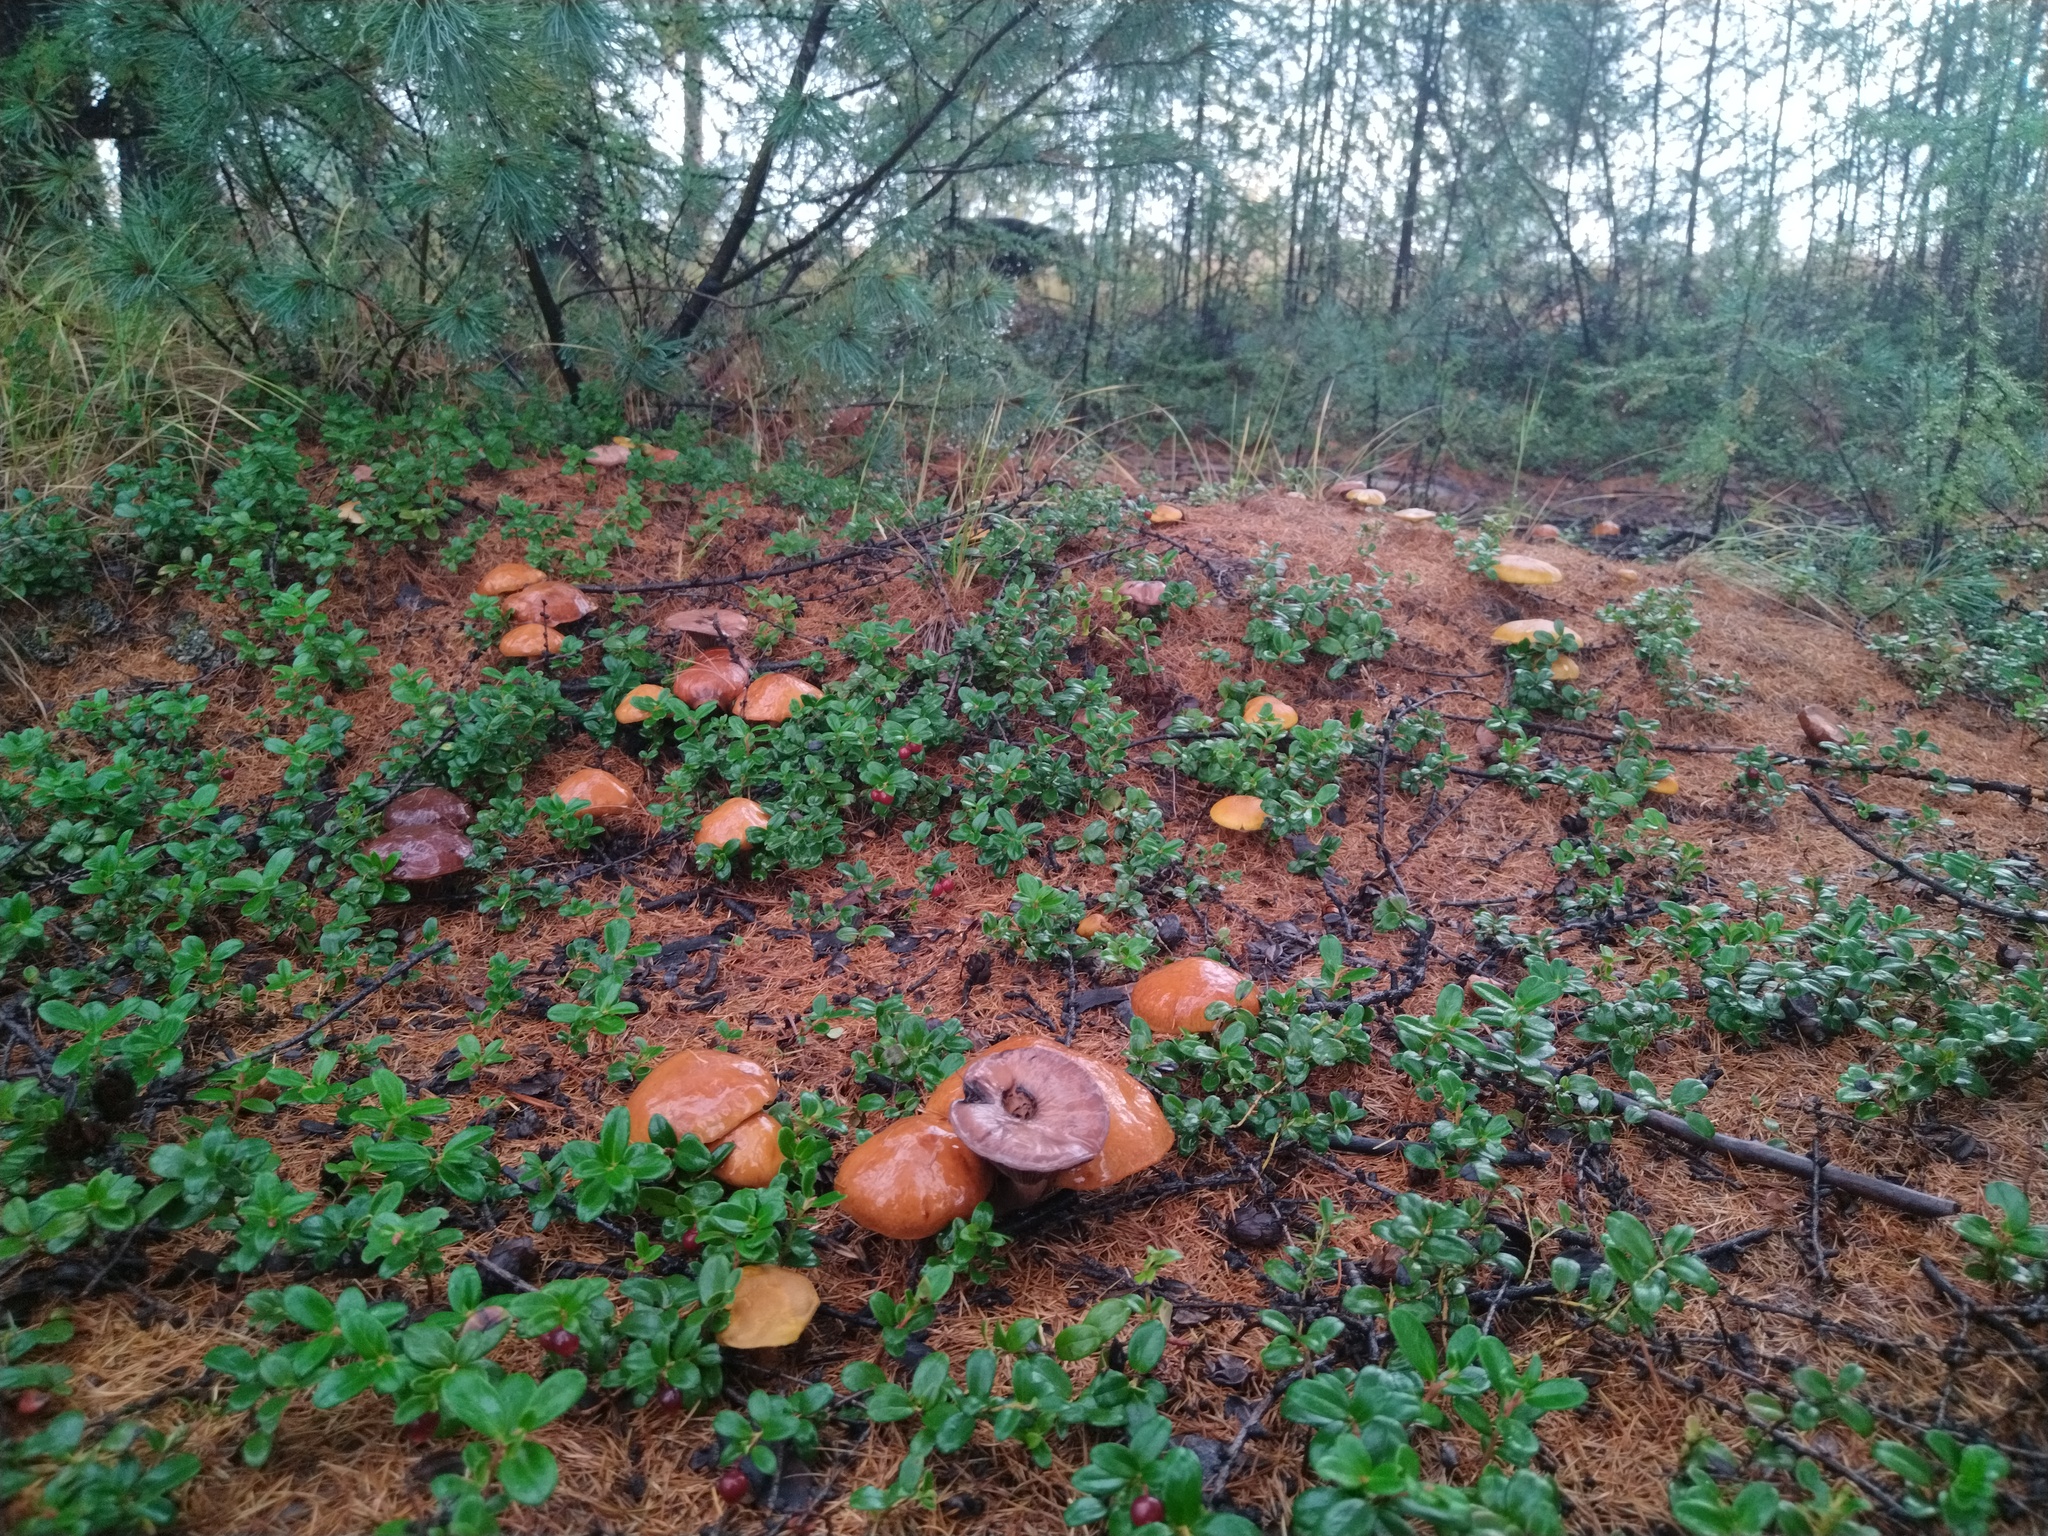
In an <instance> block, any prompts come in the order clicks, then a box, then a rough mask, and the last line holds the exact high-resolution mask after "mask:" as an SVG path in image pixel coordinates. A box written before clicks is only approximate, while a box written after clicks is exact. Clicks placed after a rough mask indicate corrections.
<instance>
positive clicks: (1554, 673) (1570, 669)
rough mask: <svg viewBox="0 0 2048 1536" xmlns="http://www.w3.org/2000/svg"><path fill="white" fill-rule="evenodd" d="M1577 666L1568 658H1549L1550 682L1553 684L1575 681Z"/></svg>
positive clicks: (1577, 672)
mask: <svg viewBox="0 0 2048 1536" xmlns="http://www.w3.org/2000/svg"><path fill="white" fill-rule="evenodd" d="M1578 675H1579V664H1578V663H1577V662H1576V661H1574V660H1572V658H1571V657H1569V656H1553V657H1551V658H1550V680H1551V681H1552V682H1553V683H1569V682H1572V681H1574V680H1576V679H1577V677H1578Z"/></svg>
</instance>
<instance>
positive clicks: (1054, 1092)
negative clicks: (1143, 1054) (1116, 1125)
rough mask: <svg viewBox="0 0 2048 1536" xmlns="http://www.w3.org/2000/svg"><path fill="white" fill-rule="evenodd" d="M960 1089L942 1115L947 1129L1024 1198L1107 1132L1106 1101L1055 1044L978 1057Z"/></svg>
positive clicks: (1089, 1152)
mask: <svg viewBox="0 0 2048 1536" xmlns="http://www.w3.org/2000/svg"><path fill="white" fill-rule="evenodd" d="M960 1094H961V1097H960V1102H959V1103H957V1104H955V1105H954V1106H953V1107H952V1109H951V1111H950V1112H949V1116H948V1118H949V1119H950V1120H951V1121H952V1125H953V1129H954V1130H955V1131H956V1132H957V1133H958V1134H959V1137H960V1139H961V1140H962V1141H963V1142H965V1143H966V1144H967V1149H968V1150H969V1151H970V1152H973V1153H974V1154H975V1155H976V1156H977V1157H980V1158H982V1159H984V1160H985V1161H987V1162H989V1163H991V1164H993V1165H994V1166H995V1167H996V1168H999V1169H1000V1170H1002V1172H1004V1173H1005V1174H1007V1175H1009V1178H1010V1182H1011V1183H1012V1184H1013V1185H1014V1186H1015V1188H1016V1193H1017V1196H1018V1197H1019V1199H1020V1200H1022V1201H1024V1202H1026V1203H1028V1202H1030V1201H1032V1200H1035V1199H1037V1198H1038V1197H1039V1196H1040V1195H1042V1194H1044V1193H1045V1191H1046V1190H1047V1189H1049V1188H1050V1187H1051V1182H1052V1175H1053V1174H1056V1173H1061V1172H1064V1171H1065V1170H1066V1169H1069V1168H1073V1167H1076V1166H1078V1165H1079V1164H1081V1163H1085V1162H1087V1161H1088V1160H1089V1159H1090V1158H1092V1157H1094V1156H1095V1155H1096V1154H1097V1153H1098V1152H1100V1151H1101V1150H1102V1144H1103V1142H1104V1141H1106V1140H1107V1139H1108V1138H1109V1104H1108V1102H1107V1101H1106V1100H1105V1099H1104V1098H1103V1095H1102V1089H1101V1088H1100V1087H1098V1086H1097V1084H1096V1082H1095V1078H1094V1075H1093V1074H1092V1073H1090V1072H1089V1071H1088V1069H1087V1068H1085V1067H1083V1066H1082V1065H1081V1064H1080V1063H1079V1062H1077V1061H1075V1060H1074V1059H1073V1058H1072V1057H1070V1056H1067V1055H1064V1054H1063V1053H1061V1052H1058V1051H1050V1050H1046V1049H1043V1048H1041V1047H1036V1046H1027V1047H1025V1048H1024V1049H1023V1050H1020V1051H1006V1052H1004V1053H1003V1054H1002V1055H1000V1056H989V1057H985V1058H984V1059H982V1060H980V1061H977V1062H976V1063H975V1064H974V1065H973V1066H971V1067H969V1068H968V1069H967V1070H966V1071H965V1072H964V1073H963V1074H962V1076H961V1079H960Z"/></svg>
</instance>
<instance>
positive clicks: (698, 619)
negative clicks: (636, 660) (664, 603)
mask: <svg viewBox="0 0 2048 1536" xmlns="http://www.w3.org/2000/svg"><path fill="white" fill-rule="evenodd" d="M753 624H754V621H753V620H752V619H750V618H748V617H747V615H745V614H744V613H741V612H740V611H739V609H737V608H672V609H670V610H669V611H668V612H667V613H665V614H663V615H662V616H661V617H660V619H658V620H656V621H655V625H654V627H655V629H656V630H657V631H658V632H660V633H661V634H664V635H688V636H689V637H690V638H691V639H692V640H694V641H696V642H697V644H698V645H699V646H700V647H701V646H710V645H737V644H739V643H740V641H742V640H744V639H746V637H747V631H748V630H749V629H751V628H752V627H753Z"/></svg>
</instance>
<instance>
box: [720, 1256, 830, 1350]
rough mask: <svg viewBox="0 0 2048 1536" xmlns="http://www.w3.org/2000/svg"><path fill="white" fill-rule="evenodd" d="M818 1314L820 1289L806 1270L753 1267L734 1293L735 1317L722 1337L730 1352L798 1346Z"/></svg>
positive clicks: (746, 1269)
mask: <svg viewBox="0 0 2048 1536" xmlns="http://www.w3.org/2000/svg"><path fill="white" fill-rule="evenodd" d="M817 1311H818V1288H817V1287H816V1286H815V1285H813V1284H811V1281H810V1277H809V1276H808V1275H806V1274H804V1273H803V1271H802V1270H797V1269H785V1268H783V1267H782V1266H781V1265H780V1264H749V1265H746V1266H745V1267H744V1268H742V1269H741V1270H740V1283H739V1285H738V1286H737V1287H735V1288H734V1290H733V1293H732V1316H731V1318H730V1319H729V1320H728V1321H727V1323H726V1325H725V1328H724V1330H723V1331H722V1332H720V1333H719V1335H718V1342H719V1343H720V1344H722V1345H724V1346H725V1347H726V1348H727V1349H780V1348H781V1347H782V1346H783V1345H785V1344H794V1343H795V1342H796V1341H797V1340H798V1339H799V1338H801V1337H802V1336H803V1331H804V1329H806V1328H807V1327H809V1326H810V1322H811V1319H812V1318H813V1317H815V1316H816V1315H817Z"/></svg>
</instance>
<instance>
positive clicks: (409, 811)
mask: <svg viewBox="0 0 2048 1536" xmlns="http://www.w3.org/2000/svg"><path fill="white" fill-rule="evenodd" d="M475 819H476V815H475V813H474V812H472V811H471V810H470V808H469V802H468V801H467V800H464V799H463V798H462V796H460V795H458V794H456V793H455V791H454V790H452V789H441V788H439V787H429V788H427V789H415V790H413V791H411V792H410V793H409V794H403V795H400V796H399V797H398V798H397V799H396V800H393V801H392V802H391V803H390V804H389V805H387V806H385V807H384V825H385V826H386V827H388V828H391V829H393V830H396V829H397V828H399V827H455V828H462V827H466V826H468V825H469V824H470V823H471V822H472V821H474V820H475Z"/></svg>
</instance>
